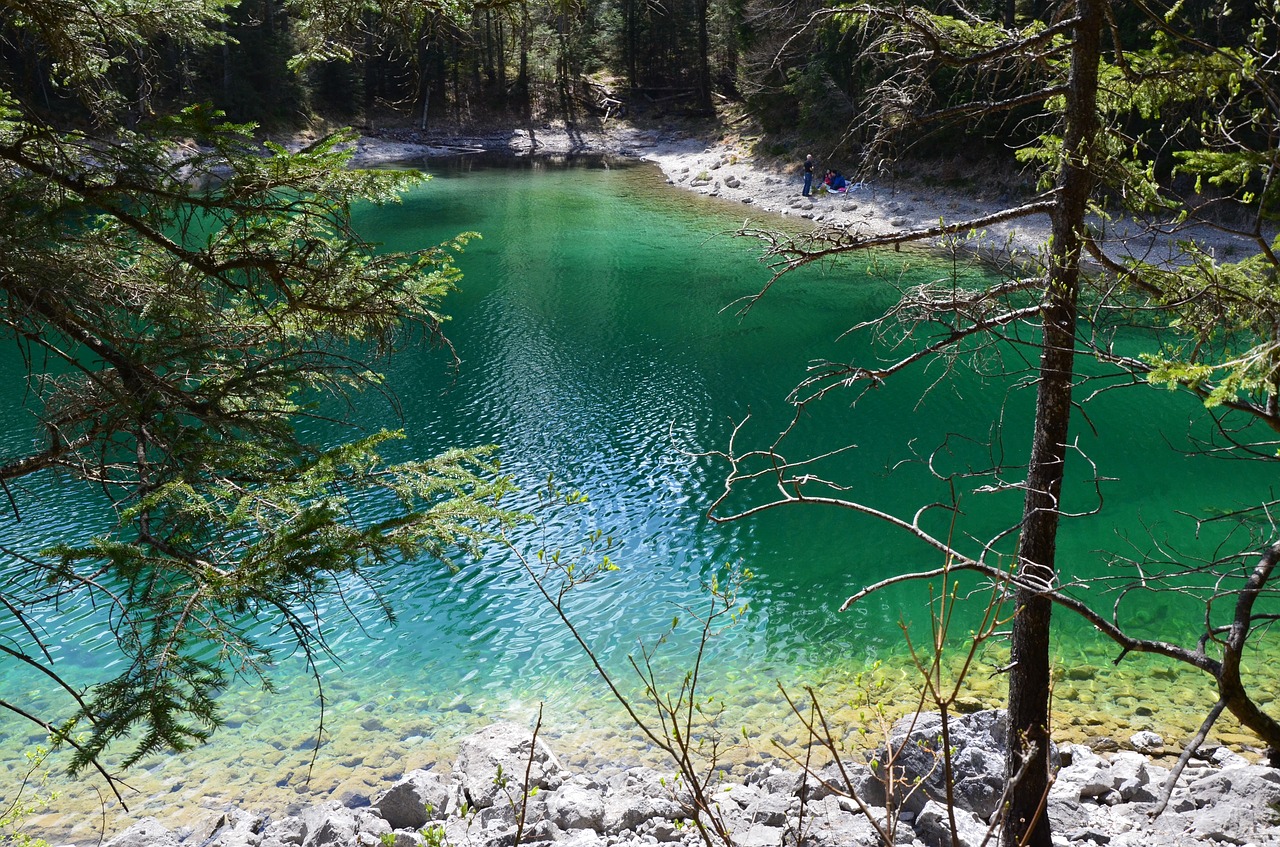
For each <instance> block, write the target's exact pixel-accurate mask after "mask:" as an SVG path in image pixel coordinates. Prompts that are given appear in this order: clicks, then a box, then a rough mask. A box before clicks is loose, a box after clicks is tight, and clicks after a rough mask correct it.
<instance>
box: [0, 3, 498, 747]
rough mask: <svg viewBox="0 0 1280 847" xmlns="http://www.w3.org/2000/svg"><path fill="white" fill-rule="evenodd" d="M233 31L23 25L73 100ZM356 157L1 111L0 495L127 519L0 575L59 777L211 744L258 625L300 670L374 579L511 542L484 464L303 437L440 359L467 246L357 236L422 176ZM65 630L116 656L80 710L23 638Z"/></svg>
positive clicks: (250, 139) (202, 6)
mask: <svg viewBox="0 0 1280 847" xmlns="http://www.w3.org/2000/svg"><path fill="white" fill-rule="evenodd" d="M226 8H228V6H227V4H224V3H199V4H183V3H177V4H174V3H165V4H162V5H154V4H151V3H147V2H142V1H141V0H138V2H125V3H117V4H112V6H111V9H110V10H107V11H106V12H104V17H103V18H102V20H101V21H100V23H101V27H102V28H101V31H98V32H96V34H93V37H90V34H86V31H82V30H84V28H85V27H88V22H87V21H86V20H83V19H82V18H83V12H78V13H76V14H73V13H72V10H69V9H67V10H62V11H63V12H66V14H65V15H64V16H63V17H61V18H58V17H51V16H49V15H47V14H45V12H46V11H47V10H48V9H53V10H54V11H58V10H61V9H62V7H61V6H60V5H59V4H32V5H31V7H30V8H28V7H27V6H25V5H22V4H20V5H19V7H18V8H17V9H16V11H15V15H17V20H18V21H19V24H20V25H21V26H23V27H25V28H29V29H31V30H32V32H33V33H36V34H37V35H38V36H39V37H41V38H43V39H45V40H46V41H47V42H48V44H47V47H48V49H49V51H50V52H51V54H52V55H56V56H58V57H59V61H60V62H61V63H62V69H63V73H62V75H61V79H62V80H64V81H65V82H66V83H67V84H69V85H72V88H71V89H69V91H70V92H71V93H74V94H77V95H81V96H86V97H88V96H91V95H93V94H94V92H95V91H96V90H97V88H96V87H99V86H105V85H108V84H109V83H110V82H111V79H112V77H111V74H110V73H109V69H110V67H111V66H112V64H113V63H114V62H115V61H116V58H117V53H116V52H115V51H117V50H120V49H123V47H122V45H123V46H128V45H129V44H133V43H138V42H141V41H145V40H146V39H147V38H149V37H150V36H151V35H152V34H153V33H155V32H159V31H161V30H164V29H166V28H169V27H175V28H177V30H178V33H180V34H187V35H189V36H190V40H191V42H192V43H193V44H195V45H200V44H206V45H207V44H211V43H217V42H218V38H219V36H217V34H216V32H212V31H206V30H207V28H208V27H215V28H216V26H217V25H218V24H219V23H220V22H221V21H222V20H223V17H222V15H223V11H224V10H225V9H226ZM117 13H118V17H117ZM59 14H61V12H59ZM77 14H79V15H80V17H77V16H76V15H77ZM81 39H85V40H84V43H80V42H81ZM115 105H116V101H113V100H111V98H109V97H108V98H105V99H102V100H101V101H100V102H99V103H97V104H96V107H97V108H99V109H101V110H107V111H109V110H110V109H112V108H114V106H115ZM192 139H198V141H199V146H195V145H194V144H193V143H192ZM352 140H353V136H352V135H351V134H350V133H345V132H344V133H337V134H334V135H331V136H329V137H326V138H324V139H322V140H320V141H318V142H316V143H315V144H313V145H311V146H310V147H308V148H305V149H302V150H299V151H296V152H291V151H288V150H286V149H284V148H283V147H281V146H279V145H275V144H265V145H264V144H261V143H259V142H258V141H256V140H255V138H254V135H253V128H252V127H251V126H247V125H239V124H232V123H229V122H227V121H225V120H224V118H223V116H222V115H221V114H220V113H218V112H216V111H215V110H212V109H210V108H208V107H190V108H187V109H185V110H182V111H180V112H178V113H176V114H173V115H170V116H166V117H160V118H157V119H155V120H151V121H147V122H144V123H140V124H138V125H137V126H136V127H135V129H134V130H132V131H126V130H117V131H113V132H110V133H106V134H104V133H99V132H95V131H89V130H84V129H64V128H59V127H56V126H54V125H52V124H50V123H49V122H48V121H47V120H45V119H44V118H43V117H42V116H41V115H40V114H37V113H35V112H33V111H31V110H30V109H29V108H28V107H27V105H26V101H25V100H24V99H23V98H22V97H21V96H19V95H18V93H16V92H5V91H0V163H2V164H3V167H0V208H3V211H4V215H5V217H6V219H7V220H10V221H11V222H12V225H11V226H6V227H5V228H4V229H3V230H2V231H0V267H2V268H3V272H2V273H0V295H2V298H3V299H2V300H0V322H2V323H3V325H4V326H5V327H6V329H7V330H8V332H9V334H10V336H11V337H12V338H14V339H16V340H17V342H18V344H19V346H20V350H21V355H22V356H23V357H24V361H26V362H27V363H28V366H29V375H28V377H29V385H30V392H31V397H32V401H31V403H30V406H31V409H32V413H33V416H34V417H33V420H32V427H31V430H30V433H29V437H27V438H15V439H12V440H11V441H10V442H9V446H8V447H7V448H6V450H7V452H6V453H5V454H3V455H0V482H3V483H4V484H5V485H14V484H17V483H19V482H20V481H21V480H23V479H25V478H27V477H30V476H31V475H34V474H48V473H57V474H59V475H60V476H61V477H62V479H63V480H64V481H66V482H67V483H68V484H80V485H83V486H85V487H86V488H87V489H88V490H90V491H93V492H99V493H100V495H101V496H102V498H103V502H104V505H105V506H106V507H107V508H109V509H111V510H113V512H114V514H115V515H116V517H117V520H118V522H117V525H116V526H115V527H114V528H113V529H112V530H110V531H109V532H105V533H103V534H101V535H99V536H98V537H96V538H93V539H91V540H89V541H87V542H83V543H74V544H72V543H62V544H57V545H53V546H52V547H51V548H50V549H48V550H44V551H40V552H33V551H27V552H21V553H14V552H10V553H8V555H9V557H10V561H9V562H8V563H6V565H5V569H6V573H7V576H8V575H9V574H12V577H11V578H7V582H6V587H5V589H4V594H3V601H4V602H3V608H4V610H5V612H6V614H8V615H9V616H10V617H13V618H16V619H17V624H18V626H17V627H15V628H13V629H12V630H11V631H19V632H25V633H26V636H27V638H26V640H25V641H21V642H20V641H14V642H12V643H8V644H6V645H0V649H3V651H4V652H5V653H7V654H9V655H10V656H11V657H13V658H16V659H19V660H22V661H25V662H28V663H30V664H34V665H36V666H38V667H41V668H44V669H45V670H47V671H49V672H50V674H51V676H52V678H53V679H54V680H56V681H58V682H59V683H61V684H62V685H63V691H64V693H65V694H66V707H65V708H64V709H63V710H61V711H59V712H56V713H51V714H47V715H39V716H30V717H33V719H35V720H37V722H39V723H40V724H41V725H42V726H44V727H46V728H47V729H50V730H54V728H55V726H56V730H54V740H55V742H57V743H65V744H69V745H71V746H73V747H74V748H75V752H74V755H73V757H72V761H71V767H72V770H78V769H80V768H83V767H85V766H89V765H94V766H97V764H98V762H99V759H100V757H101V756H102V754H103V753H104V752H105V751H107V750H108V749H109V748H112V747H114V746H117V745H120V746H125V745H127V747H128V748H129V749H128V752H127V754H126V755H125V756H124V759H123V762H124V766H125V767H128V766H129V765H131V764H133V763H135V762H137V761H139V760H140V759H142V758H143V757H146V756H148V755H151V754H153V753H156V752H159V751H161V750H166V749H179V750H180V749H184V748H186V747H189V746H191V745H192V744H196V743H199V742H201V741H203V740H205V739H206V738H208V737H209V734H210V733H211V732H212V731H213V730H214V729H215V728H216V727H217V726H218V725H219V723H220V721H221V717H220V713H219V710H218V705H217V699H216V698H217V695H218V693H219V692H220V691H221V690H222V689H223V688H225V686H226V685H227V684H228V683H229V682H230V681H231V680H232V679H233V678H236V677H249V678H251V679H254V680H256V681H258V682H260V683H261V684H263V685H265V686H267V687H268V688H269V687H270V678H269V676H268V672H269V670H270V668H271V667H272V665H273V664H274V662H275V661H276V659H277V650H276V649H272V648H270V647H267V646H266V645H264V644H262V643H260V642H259V641H258V640H257V639H256V638H255V637H254V636H253V634H252V633H253V631H254V629H255V627H260V626H262V625H264V624H266V625H272V626H275V627H277V628H278V629H279V630H280V631H282V632H283V633H285V634H286V636H287V637H286V639H285V642H284V643H285V647H284V649H285V650H286V652H290V651H292V652H297V653H299V654H300V655H301V656H302V657H303V659H304V660H305V661H307V662H308V663H310V664H311V665H312V667H313V669H314V663H315V662H316V661H317V660H318V658H319V657H320V656H322V655H323V654H325V653H326V652H327V649H328V647H327V642H326V640H325V635H324V632H323V631H322V630H321V628H320V625H319V620H320V618H319V611H320V609H321V608H322V607H323V606H325V605H327V603H328V602H329V601H330V600H333V601H336V602H335V605H346V604H348V602H355V600H354V598H352V597H350V596H349V595H351V593H352V592H367V593H371V595H372V597H373V600H372V604H373V606H374V611H375V612H376V613H379V614H381V615H383V616H385V617H387V618H390V617H392V609H391V608H390V606H389V605H388V604H387V603H386V602H385V601H384V600H383V599H382V594H381V587H382V586H381V582H382V578H383V576H382V575H383V574H384V573H385V572H386V569H387V567H388V566H390V565H392V564H398V563H404V562H411V561H417V560H418V559H420V558H422V557H431V558H434V559H436V560H438V561H439V562H441V563H442V564H443V565H444V566H446V567H456V562H455V560H456V559H457V557H458V556H460V555H467V554H469V553H472V552H475V551H476V550H478V549H479V545H480V544H481V543H482V542H483V541H484V540H485V539H486V538H487V537H488V532H489V531H490V530H491V529H492V528H493V527H494V526H496V525H498V524H500V523H503V522H506V521H510V520H512V519H514V518H515V516H514V515H512V514H510V513H508V512H507V511H505V510H504V509H503V508H502V507H501V505H500V502H499V501H500V498H501V497H502V495H503V494H504V493H505V492H506V491H507V490H508V488H509V484H508V482H507V480H506V479H505V478H504V477H503V476H502V475H501V473H500V469H499V467H498V464H497V462H496V460H495V459H494V457H493V452H492V448H488V447H481V448H475V449H458V450H450V451H446V452H445V453H443V454H441V455H439V456H435V457H430V458H425V459H421V458H419V459H414V460H411V461H403V462H398V463H397V462H391V461H389V460H388V459H387V458H386V457H385V456H384V455H383V453H384V451H386V450H387V449H388V447H389V446H390V445H391V444H392V443H393V442H394V441H395V440H396V439H398V438H400V437H401V436H400V434H399V433H395V432H389V431H373V432H367V431H363V430H360V429H356V428H353V429H352V430H351V432H350V434H349V437H348V440H346V441H334V440H332V439H328V440H321V438H320V437H319V436H316V435H314V434H311V432H312V429H313V428H312V427H311V426H310V425H309V423H310V421H312V420H327V419H329V418H331V417H332V416H333V415H334V409H335V407H339V408H340V407H341V404H344V403H348V402H349V401H350V399H351V398H352V395H354V394H355V393H358V392H361V391H363V390H365V389H368V388H374V389H375V390H380V391H381V390H383V389H382V388H381V385H382V378H381V376H380V375H379V374H378V372H377V370H376V369H375V366H374V363H375V362H376V361H377V359H378V358H379V357H381V356H385V355H387V354H390V353H393V352H395V351H396V350H399V349H402V348H403V347H404V346H405V345H407V344H411V343H419V342H422V341H430V342H442V341H443V340H444V339H443V335H442V334H441V326H442V323H443V322H444V320H445V319H444V316H443V314H442V312H441V311H440V308H441V303H442V300H443V298H444V297H445V296H446V295H447V294H448V293H449V292H450V291H451V290H452V289H453V288H454V286H455V285H456V283H457V280H458V278H459V274H458V270H457V268H456V267H455V265H454V263H453V259H454V256H455V255H456V254H457V253H459V252H460V251H462V250H463V249H464V248H465V245H466V243H467V240H468V239H469V238H470V237H471V236H469V235H462V236H459V237H457V238H455V239H453V240H451V241H449V242H448V243H446V244H442V245H439V246H434V247H428V248H425V249H422V250H417V251H412V252H389V251H384V250H379V249H378V248H377V245H375V244H372V243H370V242H368V241H367V240H365V239H364V238H363V237H362V236H361V235H360V234H359V233H358V232H356V231H355V230H354V229H353V228H352V225H351V217H350V213H351V209H352V207H353V206H354V205H355V204H357V203H370V202H371V203H385V202H393V201H394V200H395V199H396V197H397V195H398V193H399V192H400V191H401V190H402V189H403V188H405V187H406V186H408V185H411V184H413V183H414V182H416V181H417V180H418V179H420V177H419V176H417V175H415V174H405V173H395V172H390V171H377V172H375V171H361V170H355V169H352V168H350V167H348V162H349V152H348V150H349V145H350V142H351V141H352ZM348 408H349V407H348ZM339 414H342V413H341V412H339ZM374 506H376V509H375V508H371V507H374ZM371 514H376V515H377V517H370V515H371ZM17 517H19V518H20V517H21V515H18V516H17ZM14 557H19V558H17V559H16V560H15V558H14ZM77 607H83V608H90V607H93V608H98V609H101V610H102V615H103V618H102V621H101V626H102V628H103V630H104V631H105V632H107V633H108V634H109V636H110V637H111V638H112V639H113V640H114V642H115V644H116V646H117V647H118V649H119V651H120V654H121V658H122V659H123V661H121V662H119V663H104V665H105V666H107V667H111V666H112V665H113V664H114V667H113V670H112V671H111V673H110V674H104V675H103V678H102V679H100V680H99V681H98V683H97V684H96V685H94V686H93V687H92V688H91V689H89V690H88V691H86V692H81V691H79V690H78V689H76V688H75V687H73V686H71V685H69V684H66V683H65V682H63V681H62V680H61V677H59V676H58V669H57V666H56V665H54V664H53V658H52V654H51V653H50V652H48V651H47V650H46V647H45V640H46V639H47V638H50V636H49V635H47V634H45V632H44V630H43V629H41V628H39V627H37V626H35V625H34V623H33V622H34V621H35V620H37V619H41V618H43V616H44V615H46V614H47V613H49V612H50V611H51V610H55V609H59V608H77ZM316 679H317V684H319V676H318V673H317V675H316ZM0 707H2V708H8V709H10V710H12V711H15V712H18V713H20V714H26V713H25V712H24V711H23V710H22V709H21V707H20V706H19V705H17V704H13V703H9V702H3V701H0ZM80 733H83V737H81V736H80Z"/></svg>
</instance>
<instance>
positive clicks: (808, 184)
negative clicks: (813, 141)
mask: <svg viewBox="0 0 1280 847" xmlns="http://www.w3.org/2000/svg"><path fill="white" fill-rule="evenodd" d="M812 187H813V154H812V153H810V154H809V155H808V156H805V157H804V190H803V191H801V192H800V193H801V194H802V195H803V196H805V197H808V196H809V189H810V188H812Z"/></svg>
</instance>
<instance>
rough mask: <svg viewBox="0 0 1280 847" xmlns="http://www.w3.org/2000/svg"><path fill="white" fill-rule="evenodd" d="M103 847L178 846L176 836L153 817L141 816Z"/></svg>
mask: <svg viewBox="0 0 1280 847" xmlns="http://www.w3.org/2000/svg"><path fill="white" fill-rule="evenodd" d="M103 847H178V836H177V835H175V834H174V833H172V832H170V831H169V830H168V829H167V828H166V827H164V826H163V825H161V823H160V821H158V820H156V819H155V818H143V819H142V820H140V821H138V822H137V823H135V824H134V825H133V826H131V827H129V828H128V829H126V830H125V831H124V832H122V833H120V834H119V835H117V836H116V837H115V838H113V839H111V840H110V841H108V842H107V843H106V844H105V845H103Z"/></svg>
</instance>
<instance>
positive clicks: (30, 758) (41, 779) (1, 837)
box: [0, 746, 58, 847]
mask: <svg viewBox="0 0 1280 847" xmlns="http://www.w3.org/2000/svg"><path fill="white" fill-rule="evenodd" d="M23 755H24V756H25V758H26V772H25V774H24V775H23V778H22V782H21V785H16V786H11V787H13V788H16V789H17V791H16V794H15V796H14V799H13V800H12V801H11V802H10V804H9V806H8V807H7V808H3V809H0V844H5V845H6V847H49V842H48V841H46V840H44V839H43V838H36V837H34V836H32V835H30V834H28V833H26V832H23V823H24V822H25V821H26V820H27V818H29V817H31V816H32V815H33V814H35V813H36V812H39V811H40V810H41V809H43V808H45V807H46V806H48V805H49V804H50V803H53V802H54V801H55V800H57V799H58V794H57V792H51V791H48V790H47V789H46V785H47V781H48V772H47V770H46V767H45V761H46V759H47V758H48V756H49V748H47V747H44V746H39V747H36V748H35V749H34V750H28V751H27V752H26V753H24V754H23ZM28 792H32V793H33V794H34V796H32V797H31V798H30V799H24V798H25V796H26V795H27V794H28Z"/></svg>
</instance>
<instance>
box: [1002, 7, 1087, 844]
mask: <svg viewBox="0 0 1280 847" xmlns="http://www.w3.org/2000/svg"><path fill="white" fill-rule="evenodd" d="M1102 2H1105V0H1077V4H1076V6H1077V15H1078V16H1079V18H1080V22H1079V23H1078V24H1077V25H1076V30H1075V42H1074V44H1073V47H1072V56H1071V73H1070V79H1069V80H1068V93H1067V107H1066V108H1067V111H1066V131H1065V134H1064V138H1063V151H1062V159H1061V161H1060V162H1059V165H1058V179H1057V190H1058V196H1057V198H1056V203H1055V206H1054V211H1053V243H1052V248H1051V253H1050V256H1049V268H1048V279H1047V285H1048V289H1047V291H1046V292H1045V301H1044V308H1043V310H1042V314H1043V320H1044V338H1043V346H1042V349H1041V354H1040V381H1039V387H1038V390H1037V394H1036V420H1035V431H1034V433H1033V435H1032V443H1031V458H1030V460H1029V461H1028V466H1027V497H1026V502H1025V504H1024V506H1023V516H1022V534H1021V537H1020V539H1019V549H1018V576H1019V581H1020V582H1021V583H1022V584H1023V587H1021V588H1019V590H1018V593H1017V607H1018V610H1017V616H1016V617H1015V618H1014V622H1013V638H1012V667H1011V670H1010V676H1009V758H1008V762H1007V772H1008V776H1009V778H1010V779H1012V778H1013V776H1014V775H1015V774H1018V773H1019V772H1020V771H1021V777H1020V781H1019V783H1018V785H1017V788H1016V789H1015V790H1014V791H1013V793H1012V795H1011V797H1010V802H1009V805H1008V807H1007V808H1006V810H1005V818H1004V842H1005V844H1007V845H1015V844H1026V845H1028V847H1051V844H1052V839H1051V838H1050V830H1049V820H1048V817H1047V816H1046V814H1045V802H1046V800H1047V797H1048V792H1049V685H1050V678H1049V624H1050V618H1051V612H1052V608H1053V604H1052V601H1051V600H1050V599H1049V597H1048V596H1047V594H1046V593H1045V592H1047V591H1049V590H1051V589H1052V588H1053V587H1054V584H1055V581H1056V577H1057V563H1056V556H1057V538H1058V524H1059V516H1060V513H1061V512H1060V505H1061V504H1060V502H1059V496H1060V494H1061V492H1062V478H1063V468H1064V465H1065V462H1066V450H1067V428H1068V425H1069V423H1070V421H1071V388H1072V382H1073V376H1074V366H1075V334H1076V308H1077V307H1076V304H1077V299H1078V296H1079V292H1080V252H1081V248H1082V243H1083V238H1082V236H1083V227H1084V214H1085V208H1086V204H1087V202H1088V199H1089V194H1090V192H1091V190H1092V188H1093V181H1094V180H1093V176H1092V175H1091V174H1090V172H1089V163H1088V153H1089V150H1090V148H1091V147H1092V145H1093V141H1094V137H1095V135H1096V134H1097V123H1098V121H1097V109H1096V101H1097V90H1098V59H1099V55H1100V50H1101V31H1102V27H1101V24H1102V7H1101V3H1102Z"/></svg>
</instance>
